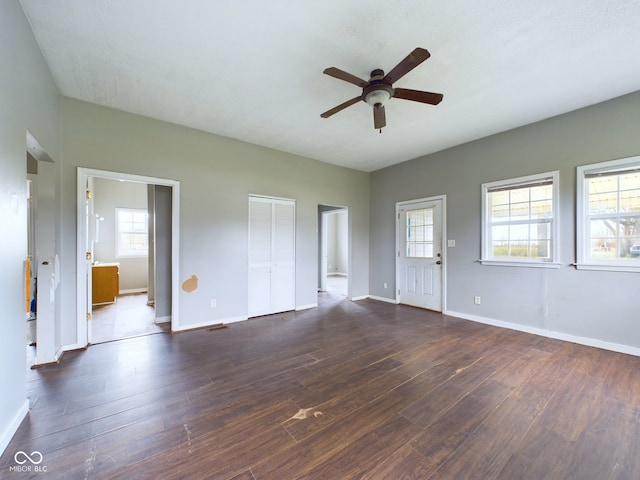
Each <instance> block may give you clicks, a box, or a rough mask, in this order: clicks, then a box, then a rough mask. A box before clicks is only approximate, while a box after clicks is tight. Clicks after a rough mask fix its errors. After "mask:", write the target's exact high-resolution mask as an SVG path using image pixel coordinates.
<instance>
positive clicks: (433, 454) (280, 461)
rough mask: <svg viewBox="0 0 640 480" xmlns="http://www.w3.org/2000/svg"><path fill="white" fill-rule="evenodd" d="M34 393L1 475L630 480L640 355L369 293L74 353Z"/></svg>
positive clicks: (636, 468) (639, 455)
mask: <svg viewBox="0 0 640 480" xmlns="http://www.w3.org/2000/svg"><path fill="white" fill-rule="evenodd" d="M28 393H29V398H30V401H31V411H30V413H29V415H28V417H27V418H26V419H25V421H24V422H23V424H22V425H21V426H20V428H19V430H18V432H17V434H16V435H15V437H14V439H13V440H12V441H11V443H10V444H9V446H8V447H7V449H6V451H5V453H4V454H3V456H2V457H0V477H1V478H30V477H32V478H51V479H53V478H69V479H82V478H97V479H104V478H122V479H138V478H140V479H146V478H149V479H183V478H184V479H199V478H202V479H236V480H239V479H243V480H249V479H255V480H262V479H278V480H287V479H323V480H325V479H352V478H353V479H456V480H457V479H467V478H473V479H482V480H486V479H507V480H514V479H518V480H522V479H563V480H565V479H580V480H585V479H597V480H603V479H639V478H640V358H638V357H633V356H629V355H623V354H618V353H613V352H609V351H604V350H599V349H595V348H590V347H585V346H579V345H574V344H570V343H564V342H561V341H557V340H551V339H546V338H542V337H537V336H533V335H528V334H524V333H519V332H514V331H511V330H506V329H500V328H495V327H490V326H486V325H481V324H477V323H473V322H469V321H465V320H460V319H456V318H451V317H446V316H443V315H441V314H437V313H434V312H429V311H424V310H419V309H415V308H411V307H405V306H396V305H391V304H386V303H381V302H376V301H371V300H366V301H360V302H350V301H348V300H345V299H344V297H342V296H331V295H322V296H321V298H320V306H319V307H318V308H316V309H311V310H306V311H302V312H297V313H293V312H292V313H286V314H280V315H274V316H269V317H263V318H259V319H254V320H250V321H247V322H241V323H236V324H232V325H230V326H229V327H228V328H225V329H218V330H207V329H203V330H198V331H191V332H185V333H179V334H173V335H171V334H158V335H151V336H147V337H138V338H132V339H127V340H121V341H116V342H110V343H105V344H101V345H95V346H92V347H90V348H89V349H88V350H86V351H79V352H69V353H66V354H65V355H64V357H63V359H62V363H61V364H60V365H54V366H48V367H45V368H41V369H37V370H33V371H30V372H29V383H28ZM18 451H23V452H26V453H32V452H40V453H41V454H42V462H41V463H40V464H39V467H40V468H42V467H46V474H44V473H39V472H32V473H31V474H29V473H28V472H26V473H25V472H23V473H16V472H15V468H14V470H13V471H12V470H11V467H15V466H16V461H15V458H14V455H15V454H16V452H18ZM25 465H29V462H27V463H25Z"/></svg>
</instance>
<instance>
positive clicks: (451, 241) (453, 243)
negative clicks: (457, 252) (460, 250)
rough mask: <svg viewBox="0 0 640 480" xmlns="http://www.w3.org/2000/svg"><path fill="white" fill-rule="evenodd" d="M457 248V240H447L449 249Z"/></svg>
mask: <svg viewBox="0 0 640 480" xmlns="http://www.w3.org/2000/svg"><path fill="white" fill-rule="evenodd" d="M455 246H456V241H455V240H447V247H455Z"/></svg>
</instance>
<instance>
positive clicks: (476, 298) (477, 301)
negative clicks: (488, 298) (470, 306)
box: [473, 295, 481, 305]
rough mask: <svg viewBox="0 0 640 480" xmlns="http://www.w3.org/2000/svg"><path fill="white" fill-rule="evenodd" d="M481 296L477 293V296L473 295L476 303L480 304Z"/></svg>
mask: <svg viewBox="0 0 640 480" xmlns="http://www.w3.org/2000/svg"><path fill="white" fill-rule="evenodd" d="M480 300H481V299H480V296H479V295H476V296H475V297H473V303H475V304H476V305H480Z"/></svg>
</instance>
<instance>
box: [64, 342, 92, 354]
mask: <svg viewBox="0 0 640 480" xmlns="http://www.w3.org/2000/svg"><path fill="white" fill-rule="evenodd" d="M83 348H87V345H86V344H85V345H82V344H80V343H74V344H71V345H63V346H62V349H63V350H64V351H65V352H70V351H72V350H82V349H83Z"/></svg>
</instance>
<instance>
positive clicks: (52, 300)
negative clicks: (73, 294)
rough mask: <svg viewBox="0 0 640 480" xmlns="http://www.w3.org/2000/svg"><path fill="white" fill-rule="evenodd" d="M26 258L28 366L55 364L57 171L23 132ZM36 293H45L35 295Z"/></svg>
mask: <svg viewBox="0 0 640 480" xmlns="http://www.w3.org/2000/svg"><path fill="white" fill-rule="evenodd" d="M26 146H27V149H26V172H27V185H26V188H27V192H28V195H27V248H26V251H27V258H26V261H25V310H26V319H27V348H28V349H27V358H28V363H29V364H30V365H36V364H44V363H49V362H54V361H57V359H58V358H59V357H60V355H61V351H60V348H59V336H60V335H59V334H60V327H59V325H58V323H57V321H56V310H57V308H58V306H57V305H56V297H57V285H58V283H59V280H60V279H59V276H58V275H57V269H56V263H57V261H58V257H57V255H56V228H55V218H56V211H55V205H56V201H55V199H56V169H55V164H54V163H53V160H52V159H51V157H50V156H49V155H48V154H47V152H46V151H45V150H44V149H43V148H42V146H41V145H40V144H39V143H38V141H37V140H36V139H35V137H33V135H31V133H29V132H27V133H26ZM38 290H40V292H44V294H41V295H38Z"/></svg>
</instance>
